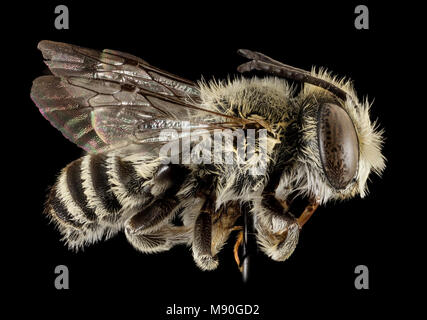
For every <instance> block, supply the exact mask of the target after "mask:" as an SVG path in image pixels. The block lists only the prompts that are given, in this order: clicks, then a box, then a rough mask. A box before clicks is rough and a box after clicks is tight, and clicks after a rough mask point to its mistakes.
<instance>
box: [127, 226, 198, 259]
mask: <svg viewBox="0 0 427 320" xmlns="http://www.w3.org/2000/svg"><path fill="white" fill-rule="evenodd" d="M125 234H126V238H127V239H128V241H129V242H130V243H131V244H132V246H133V247H134V248H135V249H137V250H139V251H141V252H144V253H156V252H161V251H167V250H169V249H170V248H172V247H173V246H175V245H177V244H188V243H189V242H190V240H191V228H189V227H184V226H173V225H170V224H168V225H165V226H163V227H162V228H160V229H158V230H156V231H153V232H151V233H141V234H134V233H129V231H128V229H126V230H125Z"/></svg>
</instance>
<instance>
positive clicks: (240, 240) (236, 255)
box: [233, 227, 243, 272]
mask: <svg viewBox="0 0 427 320" xmlns="http://www.w3.org/2000/svg"><path fill="white" fill-rule="evenodd" d="M242 243H243V230H242V228H241V227H240V231H239V233H238V234H237V239H236V243H235V244H234V250H233V252H234V260H236V263H237V267H238V268H239V270H240V272H242V270H243V268H242V266H241V264H240V258H239V248H240V246H241V245H242Z"/></svg>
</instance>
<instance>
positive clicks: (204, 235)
mask: <svg viewBox="0 0 427 320" xmlns="http://www.w3.org/2000/svg"><path fill="white" fill-rule="evenodd" d="M192 248H193V258H194V261H195V262H196V264H197V266H198V267H199V268H200V269H202V270H214V269H216V267H218V257H217V256H215V257H214V256H212V217H211V213H210V212H209V211H207V210H206V209H202V211H201V212H200V214H199V216H198V217H197V219H196V222H195V224H194V238H193V246H192Z"/></svg>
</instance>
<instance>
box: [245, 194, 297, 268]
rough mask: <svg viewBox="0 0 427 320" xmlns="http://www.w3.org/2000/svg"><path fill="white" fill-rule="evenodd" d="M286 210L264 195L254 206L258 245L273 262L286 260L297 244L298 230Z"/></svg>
mask: <svg viewBox="0 0 427 320" xmlns="http://www.w3.org/2000/svg"><path fill="white" fill-rule="evenodd" d="M288 209H289V208H288V207H287V206H285V207H284V206H282V203H281V202H279V201H278V200H277V199H276V198H275V197H274V195H270V194H265V195H264V196H263V199H262V200H261V202H260V203H259V202H258V203H256V204H255V205H254V211H253V213H254V215H255V216H256V223H255V229H256V231H257V240H258V243H259V245H260V248H261V250H262V251H263V252H264V253H265V254H267V255H268V256H269V257H270V258H272V259H273V260H275V261H284V260H286V259H287V258H288V257H289V256H290V255H291V254H292V253H293V251H294V250H295V248H296V245H297V243H298V239H299V231H300V228H299V225H298V223H297V219H296V218H295V217H294V216H293V215H292V214H291V213H290V212H289V210H288Z"/></svg>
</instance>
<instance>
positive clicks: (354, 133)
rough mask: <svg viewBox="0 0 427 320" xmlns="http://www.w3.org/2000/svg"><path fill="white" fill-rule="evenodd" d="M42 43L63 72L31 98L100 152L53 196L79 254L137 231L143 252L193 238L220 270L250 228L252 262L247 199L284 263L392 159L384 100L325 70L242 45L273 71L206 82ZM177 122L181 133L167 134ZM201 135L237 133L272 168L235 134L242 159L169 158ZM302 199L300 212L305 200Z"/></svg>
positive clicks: (199, 259)
mask: <svg viewBox="0 0 427 320" xmlns="http://www.w3.org/2000/svg"><path fill="white" fill-rule="evenodd" d="M38 49H40V50H41V52H42V54H43V57H44V58H45V63H46V65H47V66H48V67H49V69H50V71H51V72H52V75H47V76H41V77H39V78H37V79H35V80H34V82H33V85H32V89H31V97H32V99H33V101H34V102H35V104H36V105H37V107H38V108H39V110H40V112H41V113H42V115H43V116H44V117H45V118H46V119H47V120H49V121H50V123H51V124H52V125H53V126H54V127H55V128H57V129H59V130H60V131H61V132H62V134H63V135H64V136H65V137H66V138H67V139H69V140H71V141H72V142H73V143H75V144H76V145H78V146H79V147H80V148H82V149H83V150H84V151H85V152H86V153H87V154H86V155H84V156H83V157H81V158H80V159H77V160H75V161H73V162H71V163H70V164H69V165H67V166H66V167H65V168H64V169H63V170H62V171H61V173H60V174H59V177H58V178H57V181H56V183H55V184H54V185H53V187H52V188H51V190H50V192H49V195H48V199H47V202H46V209H45V212H46V214H47V216H48V217H49V218H50V219H51V220H52V221H53V222H54V223H55V225H56V226H57V228H58V229H59V232H60V233H61V235H62V237H63V241H64V242H65V243H66V245H67V246H68V247H69V248H70V249H76V250H77V249H80V248H82V247H84V246H86V245H89V244H92V243H95V242H97V241H100V240H105V239H108V238H110V237H112V236H113V235H115V234H117V233H118V232H124V233H125V235H126V238H127V240H128V241H129V242H130V243H131V244H132V246H133V247H135V248H136V249H137V250H139V251H141V252H143V253H156V252H161V251H166V250H169V249H171V248H172V247H173V246H175V245H178V244H184V245H187V246H190V247H191V248H192V255H193V258H194V261H195V263H196V264H197V266H198V267H199V268H201V269H202V270H213V269H215V268H216V267H217V266H218V263H219V262H218V253H219V252H220V250H221V248H222V247H223V246H224V244H225V243H226V242H227V240H228V238H229V237H230V234H231V233H232V232H233V231H237V232H238V237H237V241H236V244H235V246H234V255H235V258H236V262H237V263H238V265H239V266H241V262H240V258H239V248H240V247H241V246H242V242H244V240H243V238H244V237H243V235H244V234H243V227H242V226H239V225H238V224H239V221H241V220H242V218H241V217H242V212H243V211H244V210H243V209H242V208H243V207H246V208H248V209H247V215H248V217H250V221H251V227H252V228H253V232H254V235H255V237H256V241H257V244H258V246H259V248H260V250H261V251H262V252H264V253H265V254H266V255H267V256H269V257H270V258H271V259H273V260H276V261H284V260H286V259H288V258H289V257H290V255H291V254H292V253H293V252H294V249H295V247H296V246H297V243H298V239H299V236H300V232H301V229H302V227H303V226H304V224H305V223H306V222H307V221H308V219H309V218H310V217H311V216H312V214H313V213H314V212H315V210H316V209H317V208H318V206H319V205H323V204H325V203H327V202H328V201H332V200H344V199H349V198H353V197H355V196H358V195H359V196H360V197H364V196H365V195H366V194H367V179H368V176H369V175H370V174H371V173H375V174H378V175H381V173H382V171H383V170H384V168H385V158H384V156H383V155H382V145H383V130H380V129H379V128H378V126H377V125H376V122H374V121H371V120H370V115H369V110H370V106H371V104H370V103H369V102H368V101H367V99H364V100H363V101H360V100H359V99H358V97H357V95H356V92H355V90H354V88H353V86H352V83H351V81H349V80H345V79H341V80H340V79H338V78H336V77H333V76H332V75H331V74H330V73H329V72H327V71H325V70H323V69H319V70H317V71H316V70H315V69H313V70H312V71H311V72H308V71H305V70H301V69H298V68H295V67H291V66H289V65H286V64H283V63H281V62H278V61H276V60H274V59H272V58H270V57H267V56H266V55H263V54H261V53H259V52H253V51H250V50H239V51H238V53H239V54H240V55H242V56H243V57H245V58H247V59H248V60H249V61H248V62H246V63H244V64H242V65H240V66H239V67H238V71H239V72H241V73H243V72H250V71H252V70H258V71H260V72H263V73H266V74H267V76H266V77H264V78H260V77H252V78H244V77H236V78H235V79H233V80H231V79H228V80H226V81H215V80H212V81H210V82H206V81H199V82H197V83H194V82H192V81H189V80H186V79H183V78H181V77H178V76H176V75H173V74H171V73H169V72H166V71H163V70H160V69H158V68H156V67H154V66H152V65H150V64H149V63H147V62H146V61H144V60H142V59H140V58H138V57H135V56H133V55H130V54H127V53H123V52H119V51H115V50H103V51H102V52H100V51H96V50H91V49H86V48H82V47H78V46H75V45H70V44H64V43H58V42H52V41H41V42H40V43H39V44H38ZM294 83H300V84H301V88H300V90H297V89H296V86H294V85H293V84H294ZM184 129H185V130H184ZM165 130H166V131H168V130H169V131H170V130H172V131H173V132H174V133H176V134H171V135H170V136H169V138H167V137H166V138H165V135H164V134H163V133H164V132H165ZM197 130H199V131H200V130H201V131H203V136H204V137H205V138H206V137H207V138H206V139H208V140H209V139H211V140H212V139H213V138H214V137H215V135H216V134H217V133H218V132H220V133H221V132H227V134H228V135H229V136H236V137H237V138H238V139H239V138H242V140H240V141H243V143H241V144H240V146H241V145H243V146H249V145H250V142H251V141H252V142H254V141H256V142H255V143H252V144H253V146H254V147H253V150H252V151H253V153H254V154H258V155H259V154H261V155H263V156H262V158H263V161H261V162H262V163H261V165H260V166H258V167H257V168H258V169H259V168H260V169H261V170H259V172H255V173H254V170H253V169H254V167H255V166H256V165H258V163H257V164H256V163H255V162H253V161H252V158H251V157H249V156H248V155H247V154H246V155H243V156H240V155H239V150H240V149H239V148H240V147H238V143H234V142H233V143H231V144H227V146H228V147H224V146H225V145H226V143H225V142H224V141H225V139H222V138H221V139H220V143H219V144H220V147H224V148H225V149H224V150H228V151H229V152H228V155H231V158H232V159H234V160H236V159H237V158H239V159H240V160H242V161H240V162H236V161H231V162H229V163H227V162H226V161H223V160H224V159H223V157H222V156H219V157H218V154H217V153H215V152H214V160H217V161H202V162H200V161H199V162H197V161H193V162H191V161H184V160H185V159H183V158H181V159H180V161H178V162H177V161H175V162H173V161H170V159H169V162H168V161H165V156H164V153H162V151H163V150H164V148H165V147H168V148H172V147H171V146H178V147H180V148H181V149H178V152H176V155H180V156H181V155H182V154H183V151H182V145H183V143H184V142H185V141H186V139H187V140H188V132H190V134H192V133H193V132H196V131H197ZM250 130H253V131H254V132H255V134H259V138H258V139H256V137H255V139H253V137H252V138H250V136H249V134H247V133H248V132H249V131H250ZM184 131H186V132H187V133H183V132H184ZM262 132H263V133H265V134H264V136H263V139H262V141H261V133H262ZM236 133H237V134H236ZM242 133H243V134H242ZM227 134H225V135H227ZM196 136H197V134H196ZM193 138H194V137H193ZM193 138H191V139H193ZM211 140H210V141H211ZM216 140H218V139H216ZM190 145H191V146H193V147H194V146H195V145H197V144H196V143H195V142H194V141H193V140H190ZM209 148H210V147H209V144H205V147H202V148H201V149H200V150H202V151H206V150H207V149H209ZM227 148H228V149H227ZM172 149H173V148H172ZM210 149H211V148H210ZM210 149H209V150H210ZM238 149H239V150H238ZM174 150H175V149H174ZM208 160H209V159H208ZM302 199H303V200H304V201H305V205H304V207H303V208H302V209H301V210H300V211H299V212H298V211H296V209H295V206H294V203H295V201H296V200H302ZM246 220H247V219H246V218H245V221H246ZM248 221H249V220H248Z"/></svg>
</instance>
